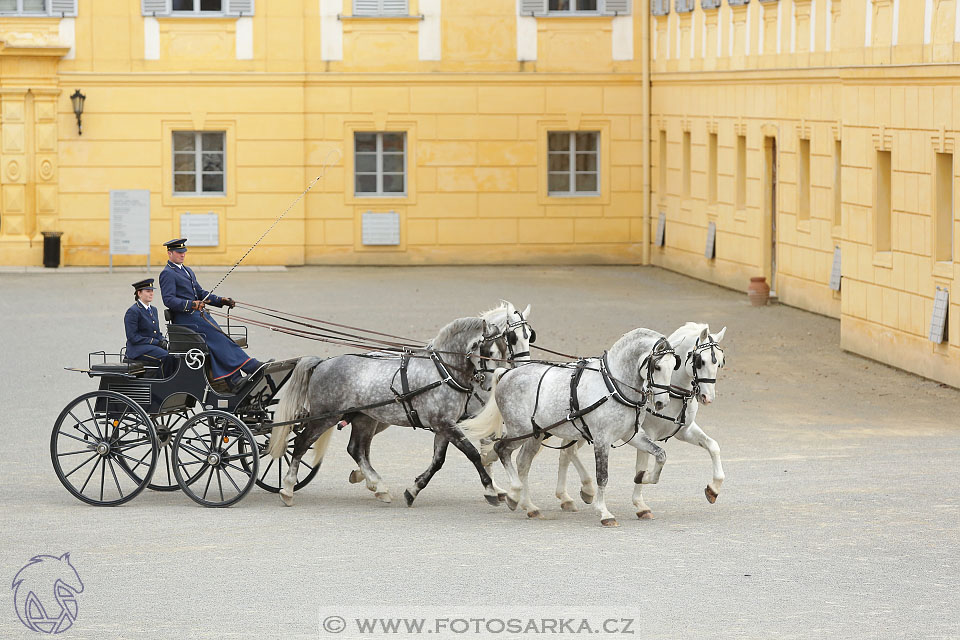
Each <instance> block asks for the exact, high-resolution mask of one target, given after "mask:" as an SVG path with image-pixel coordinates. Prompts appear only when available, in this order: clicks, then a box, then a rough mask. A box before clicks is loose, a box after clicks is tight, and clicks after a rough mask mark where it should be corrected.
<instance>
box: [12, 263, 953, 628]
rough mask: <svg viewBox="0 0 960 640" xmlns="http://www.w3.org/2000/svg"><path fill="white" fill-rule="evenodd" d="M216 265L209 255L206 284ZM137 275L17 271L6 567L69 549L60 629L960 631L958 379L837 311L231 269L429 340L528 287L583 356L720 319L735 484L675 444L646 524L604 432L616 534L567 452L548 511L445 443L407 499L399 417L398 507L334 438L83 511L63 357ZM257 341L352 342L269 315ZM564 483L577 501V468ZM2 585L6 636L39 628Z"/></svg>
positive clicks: (421, 272)
mask: <svg viewBox="0 0 960 640" xmlns="http://www.w3.org/2000/svg"><path fill="white" fill-rule="evenodd" d="M188 264H189V258H188ZM158 271H159V269H156V268H155V269H154V270H153V275H155V274H156V273H157V272H158ZM222 273H223V271H222V270H212V269H211V270H201V271H198V274H197V275H198V278H199V280H200V282H201V283H202V284H203V285H204V286H207V287H212V286H213V285H214V284H215V283H216V282H217V280H219V278H220V276H221V275H222ZM143 277H145V275H144V274H143V272H142V271H117V272H115V273H113V274H108V273H103V272H76V271H69V270H64V271H60V272H57V273H14V272H10V271H6V272H2V273H0V362H2V369H0V371H2V373H0V407H2V408H3V410H2V412H0V436H2V453H0V513H2V516H0V523H2V524H0V549H2V552H0V553H2V572H0V579H4V580H8V581H10V580H12V579H13V577H14V575H15V574H16V573H17V571H18V570H19V569H20V568H21V567H22V566H24V565H25V564H26V563H27V562H28V561H29V559H30V557H31V556H33V555H36V554H52V555H60V554H62V553H64V552H67V551H69V552H70V553H71V559H72V562H73V565H74V566H75V567H76V569H77V572H78V574H79V575H80V576H81V577H82V579H83V582H84V586H85V589H84V592H83V593H82V594H81V595H80V596H79V597H78V601H79V615H78V617H77V620H76V622H75V624H74V626H73V628H71V629H70V630H69V631H67V632H66V633H65V634H63V637H76V638H120V637H123V638H161V637H164V638H171V637H188V638H190V637H212V638H225V637H238V638H240V637H258V638H273V637H284V638H317V637H321V638H323V637H342V638H348V637H353V636H351V635H350V633H349V630H348V632H345V633H342V634H339V635H336V634H329V633H325V632H324V631H323V629H322V628H321V618H322V617H323V616H325V615H327V614H328V613H337V612H342V613H341V615H343V616H344V617H347V618H349V616H350V615H351V614H353V613H354V612H356V611H363V612H367V613H373V614H376V613H377V611H378V609H377V608H378V607H381V608H382V610H383V611H384V612H387V611H390V612H396V611H404V610H405V609H404V608H405V607H409V608H410V610H411V611H412V610H413V609H414V608H417V609H422V608H424V607H430V608H433V610H435V611H436V612H438V613H442V612H443V610H444V607H470V608H471V610H472V611H480V612H482V613H483V614H484V615H487V616H491V617H493V616H497V615H507V614H515V613H516V612H518V611H523V610H524V609H525V608H529V609H530V610H531V611H536V612H537V613H538V614H540V613H542V612H543V611H546V610H552V609H556V610H557V611H558V612H561V613H563V614H565V615H574V616H578V615H580V614H581V613H587V612H589V613H591V614H593V613H596V612H599V613H600V614H602V615H604V616H605V617H612V618H618V619H619V618H632V619H635V620H636V624H635V626H634V628H633V631H634V632H635V634H634V635H635V637H644V638H661V637H662V638H674V637H724V638H726V637H772V636H787V637H804V638H806V637H825V636H833V637H842V638H849V637H910V638H917V637H936V638H941V637H958V636H960V617H958V615H957V603H958V601H960V600H958V595H957V586H958V584H960V559H958V556H957V551H956V544H957V541H958V540H960V486H958V485H960V482H958V479H960V475H958V469H960V420H958V416H960V392H958V391H957V390H955V389H951V388H947V387H944V386H942V385H939V384H938V383H936V382H931V381H929V380H924V379H921V378H919V377H916V376H913V375H910V374H907V373H903V372H901V371H898V370H894V369H891V368H889V367H887V366H884V365H881V364H877V363H875V362H871V361H868V360H865V359H863V358H860V357H858V356H855V355H852V354H848V353H844V352H843V351H841V350H840V348H839V330H840V327H839V323H838V321H836V320H833V319H829V318H824V317H820V316H816V315H812V314H809V313H806V312H803V311H798V310H796V309H792V308H789V307H785V306H782V305H771V306H769V307H764V308H754V307H751V306H750V305H749V303H748V301H747V297H746V295H745V294H741V293H738V292H733V291H729V290H726V289H721V288H719V287H715V286H713V285H709V284H705V283H702V282H698V281H695V280H691V279H688V278H685V277H683V276H680V275H677V274H674V273H670V272H666V271H662V270H659V269H655V268H635V267H440V268H435V267H421V268H416V267H413V268H369V267H368V268H359V267H357V268H351V267H326V268H298V269H291V270H288V271H257V270H241V271H238V272H235V273H234V274H233V275H232V276H231V277H230V279H229V280H227V282H226V283H225V284H224V285H223V286H222V287H221V289H219V290H218V293H223V294H224V295H230V296H233V297H234V298H237V299H238V300H243V301H249V302H255V303H257V304H263V305H265V306H268V307H274V308H282V309H287V310H290V311H294V312H296V313H301V314H304V315H308V316H314V317H323V318H327V319H330V320H333V321H336V322H343V323H347V324H353V325H359V326H363V327H369V328H373V329H379V330H382V331H387V332H390V333H396V334H400V335H410V336H413V337H418V338H422V339H423V340H424V341H426V340H427V339H429V338H431V337H432V336H433V335H435V333H436V331H437V330H438V329H439V328H440V327H441V326H443V325H444V324H446V323H447V322H448V321H449V320H451V319H453V318H455V317H461V316H467V315H474V314H476V313H478V312H481V311H483V310H485V309H487V308H490V307H492V306H494V305H495V304H496V303H497V302H498V300H499V299H500V298H506V299H508V300H510V301H512V302H514V303H515V304H517V305H518V306H520V307H522V306H525V305H526V304H527V303H531V304H532V305H533V312H532V315H531V318H530V320H531V322H532V324H533V325H534V326H535V327H536V330H537V334H538V344H542V345H543V346H547V347H550V348H553V349H556V350H559V351H563V352H567V353H577V354H582V355H599V354H600V353H601V352H602V351H603V350H604V349H605V348H607V347H609V346H610V345H611V344H613V342H614V341H615V340H616V339H617V338H619V337H620V335H621V334H623V333H624V332H626V331H628V330H630V329H633V328H636V327H641V326H643V327H649V328H652V329H656V330H658V331H661V332H663V333H666V334H669V333H670V332H672V331H673V330H674V329H675V328H676V327H678V326H679V325H681V324H682V323H684V322H686V321H688V320H696V321H701V322H709V324H710V326H711V328H712V329H713V330H714V331H718V330H719V329H720V328H721V327H723V326H726V327H727V332H726V337H725V339H724V343H723V344H724V347H725V351H726V359H727V366H726V367H725V368H724V369H723V370H722V372H721V376H720V380H719V382H718V385H717V400H716V402H715V403H714V404H713V405H711V406H709V407H707V408H705V409H702V410H701V413H700V417H699V418H698V422H699V423H700V424H701V425H702V426H703V428H704V430H705V431H706V432H707V433H708V434H709V435H711V436H712V437H713V438H714V439H715V440H717V442H718V443H719V444H720V447H721V454H722V456H723V464H724V471H725V472H726V482H725V483H724V485H723V490H722V492H721V495H720V498H719V499H718V501H717V503H716V504H714V505H711V504H709V503H708V502H707V501H706V499H705V498H704V494H703V488H704V485H705V484H706V483H707V481H708V480H709V479H710V477H711V468H710V462H709V456H708V455H707V453H706V452H705V451H703V450H701V449H698V448H695V447H691V446H689V445H687V444H684V443H682V442H676V441H673V440H671V441H669V442H668V443H667V444H666V445H665V447H666V451H667V464H666V467H665V468H664V471H663V474H662V476H661V479H660V483H659V485H654V486H649V487H647V488H645V491H644V495H645V497H646V500H647V502H648V504H649V505H650V507H651V508H652V509H653V511H654V514H655V515H656V519H654V520H638V519H637V518H636V516H635V515H634V509H633V507H632V504H631V502H630V494H631V491H632V489H633V484H632V478H633V458H634V450H633V449H632V448H629V447H627V448H622V449H616V450H614V451H613V452H612V454H611V470H610V478H611V479H610V484H609V486H608V500H607V505H608V507H609V508H610V509H611V511H613V513H614V514H615V515H616V516H617V517H618V519H619V521H620V523H621V526H620V527H619V528H617V529H605V528H602V527H600V525H599V519H598V517H597V515H596V513H595V512H594V511H593V509H592V507H590V506H587V505H583V504H580V511H579V512H577V513H565V512H561V511H560V507H559V503H558V502H557V501H556V500H555V499H554V497H553V492H554V484H555V481H556V469H557V466H556V459H557V454H556V452H552V451H546V452H544V453H542V454H541V455H540V456H539V457H538V458H537V460H536V462H535V464H534V467H533V471H532V472H531V479H532V481H533V483H534V491H535V493H534V496H535V499H536V501H537V503H538V504H539V506H540V507H541V508H542V509H543V510H544V515H545V519H544V520H528V519H527V518H526V517H525V515H524V514H523V513H522V512H511V511H509V510H508V509H507V508H506V507H505V506H501V507H499V508H497V507H492V506H490V505H488V504H487V503H486V502H485V501H484V500H483V497H482V495H481V486H480V483H479V481H478V479H477V476H476V472H475V471H474V470H473V468H472V466H470V465H469V463H468V462H467V461H466V459H465V458H463V457H462V456H461V455H459V454H458V453H457V452H456V451H455V450H454V449H452V448H451V450H450V453H449V455H448V458H447V463H446V465H445V466H444V467H443V469H442V471H440V472H439V473H438V475H437V476H436V477H435V478H434V480H433V482H432V483H431V485H430V486H429V487H428V488H427V489H425V490H424V491H423V492H422V493H421V494H420V497H419V498H418V499H417V502H416V504H415V506H414V507H413V508H407V507H406V506H404V504H403V500H402V499H400V496H401V494H402V492H403V488H405V487H406V486H408V485H409V484H410V483H411V482H412V480H413V478H414V477H415V476H416V475H417V474H419V473H420V472H421V471H422V470H423V469H424V468H425V467H426V465H427V463H428V462H429V459H430V454H431V447H432V438H431V437H430V435H429V434H427V433H424V432H420V431H417V432H414V431H412V430H407V429H400V428H394V429H389V430H387V431H386V432H384V433H383V434H381V435H380V436H378V437H377V438H376V439H375V441H374V444H373V462H374V464H375V465H376V467H377V469H378V470H379V471H380V473H381V474H382V475H383V477H384V478H385V479H386V480H387V482H388V483H389V484H390V486H391V489H392V490H393V495H394V496H395V498H397V499H395V501H394V502H393V504H389V505H387V504H382V503H380V502H378V501H377V500H376V499H375V498H374V497H373V495H372V494H371V493H369V492H368V491H367V490H366V489H365V488H364V486H363V485H362V484H361V485H353V484H349V483H348V482H347V476H348V474H349V472H350V470H351V469H352V468H353V462H352V460H350V458H349V456H348V455H347V454H346V451H345V445H346V442H347V435H348V434H347V433H345V432H343V433H338V434H336V435H335V436H334V440H333V443H332V445H331V447H330V451H329V453H328V455H327V459H326V460H325V462H324V466H323V468H322V470H321V472H320V475H319V476H318V477H317V478H316V479H315V480H314V481H313V483H312V484H310V485H309V486H308V487H306V488H305V489H304V490H302V491H300V492H298V493H297V503H296V505H295V506H294V507H292V508H285V507H283V505H282V504H281V501H280V499H279V498H278V496H276V495H274V494H270V493H267V492H265V491H262V490H260V489H258V488H254V490H253V491H252V492H251V493H250V494H249V495H248V496H247V498H246V499H245V500H243V501H242V502H241V503H239V504H238V505H236V506H234V507H232V508H229V509H204V508H202V507H200V506H198V505H197V504H195V503H193V502H192V501H190V500H189V499H188V498H187V497H185V496H184V495H182V494H180V493H179V492H174V493H155V492H150V491H145V492H144V493H142V494H141V495H140V496H139V497H137V498H136V499H135V500H133V501H132V502H129V503H127V504H126V505H123V506H121V507H118V508H94V507H90V506H88V505H85V504H83V503H81V502H79V501H78V500H76V499H75V498H74V497H72V496H71V495H70V494H69V493H68V492H67V491H66V489H64V488H63V487H62V486H61V485H60V483H59V481H58V480H57V478H56V476H55V474H54V472H53V469H52V467H51V463H50V447H49V440H50V431H51V428H52V425H53V422H54V420H55V419H56V417H57V415H58V414H59V412H60V410H61V409H62V408H63V406H64V405H66V404H67V403H68V402H70V401H71V400H72V399H73V398H74V397H76V396H77V395H79V394H81V393H84V392H86V391H90V390H93V389H95V388H96V384H97V382H96V380H91V379H89V378H87V377H86V376H85V375H82V374H78V373H72V372H68V371H64V370H63V368H64V367H71V366H83V365H85V364H86V361H87V352H89V351H97V350H103V349H105V350H107V351H117V350H119V348H120V347H121V346H123V341H124V338H123V323H122V319H123V312H124V310H125V309H126V308H127V307H128V306H129V305H130V303H131V302H132V300H131V298H132V296H131V291H132V289H131V287H130V283H132V282H134V281H135V280H138V279H140V278H143ZM159 301H160V296H159V291H158V296H157V302H158V303H159ZM248 351H249V353H250V354H251V355H254V356H256V357H258V358H261V359H267V358H277V359H280V358H287V357H294V356H299V355H333V354H335V353H339V352H342V351H338V350H337V348H335V347H331V346H330V345H325V344H320V343H314V342H306V341H302V340H301V339H298V338H295V337H292V336H287V335H282V334H279V333H274V332H270V331H268V330H265V329H258V328H255V327H254V328H251V329H250V348H249V350H248ZM534 355H535V356H536V351H535V352H534ZM958 366H960V363H958ZM589 452H590V450H589V449H584V450H583V452H582V456H583V458H584V459H585V460H588V461H591V463H592V455H590V453H589ZM588 466H589V465H588ZM497 467H498V468H497V469H496V474H497V475H496V479H497V480H498V482H500V483H501V484H505V477H504V475H503V473H502V470H501V469H499V465H497ZM569 481H570V488H571V493H572V494H573V495H576V491H575V489H576V484H577V481H576V474H575V473H574V472H573V471H572V470H571V474H570V479H569ZM8 584H9V583H8ZM5 593H6V594H7V595H6V596H5V597H4V600H3V603H4V604H2V605H0V636H2V637H4V638H20V637H22V638H26V637H33V636H35V635H36V634H34V633H33V632H31V631H29V630H27V629H26V628H25V627H24V626H23V625H22V624H21V623H20V621H19V620H18V619H17V616H16V614H15V609H14V604H13V591H12V590H7V591H6V592H5ZM381 637H383V636H381ZM449 637H454V635H453V634H450V636H449ZM462 637H470V636H468V635H464V636H462ZM474 637H477V636H474ZM483 637H485V636H483ZM500 637H510V636H508V635H506V634H504V635H501V636H500ZM523 637H527V636H523Z"/></svg>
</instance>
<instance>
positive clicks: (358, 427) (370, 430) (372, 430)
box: [347, 415, 393, 503]
mask: <svg viewBox="0 0 960 640" xmlns="http://www.w3.org/2000/svg"><path fill="white" fill-rule="evenodd" d="M379 424H380V423H378V422H377V421H376V420H374V419H373V418H370V417H368V416H364V415H358V416H356V417H354V419H353V428H352V429H351V430H350V443H349V444H348V445H347V453H349V454H350V457H351V458H353V459H354V460H355V461H356V463H357V464H358V465H359V466H360V471H361V472H362V473H363V477H364V478H366V480H367V489H369V490H370V491H373V495H375V496H376V497H377V500H380V501H381V502H386V503H390V502H391V501H392V500H393V498H392V496H391V495H390V489H389V488H388V487H387V486H386V484H384V483H383V480H382V479H381V478H380V474H379V473H377V471H376V469H374V468H373V465H372V464H371V463H370V441H371V440H373V436H374V435H375V434H376V433H377V427H378V426H379Z"/></svg>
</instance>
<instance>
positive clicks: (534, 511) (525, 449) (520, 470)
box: [517, 438, 543, 518]
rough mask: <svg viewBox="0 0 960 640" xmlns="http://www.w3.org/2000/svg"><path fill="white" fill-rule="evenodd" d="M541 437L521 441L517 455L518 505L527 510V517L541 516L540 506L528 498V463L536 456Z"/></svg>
mask: <svg viewBox="0 0 960 640" xmlns="http://www.w3.org/2000/svg"><path fill="white" fill-rule="evenodd" d="M541 442H542V438H529V439H528V440H526V441H525V442H524V443H523V446H522V447H520V454H519V455H518V456H517V474H518V475H519V477H520V483H521V485H522V487H523V489H522V491H521V494H520V504H519V506H520V507H521V508H522V509H526V510H527V517H528V518H542V517H543V516H542V515H541V514H540V508H539V507H537V505H535V504H533V500H531V499H530V482H529V477H530V465H531V464H533V459H534V458H535V457H536V455H537V453H538V452H539V451H540V443H541Z"/></svg>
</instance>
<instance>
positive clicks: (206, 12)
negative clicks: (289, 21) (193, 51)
mask: <svg viewBox="0 0 960 640" xmlns="http://www.w3.org/2000/svg"><path fill="white" fill-rule="evenodd" d="M0 1H2V0H0ZM59 1H60V0H53V2H59ZM253 9H254V0H140V10H141V13H143V15H145V16H184V15H199V16H250V15H253Z"/></svg>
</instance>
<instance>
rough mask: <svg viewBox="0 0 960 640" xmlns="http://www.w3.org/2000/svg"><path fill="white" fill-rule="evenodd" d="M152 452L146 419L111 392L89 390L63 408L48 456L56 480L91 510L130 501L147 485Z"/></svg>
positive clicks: (150, 425)
mask: <svg viewBox="0 0 960 640" xmlns="http://www.w3.org/2000/svg"><path fill="white" fill-rule="evenodd" d="M157 454H158V446H157V435H156V433H155V432H154V429H153V423H151V421H150V418H149V417H148V416H147V414H146V413H145V412H144V411H143V409H142V408H140V405H138V404H137V403H136V402H134V401H133V400H131V399H130V398H128V397H126V396H124V395H122V394H120V393H116V392H114V391H92V392H90V393H85V394H83V395H82V396H80V397H78V398H77V399H76V400H74V401H73V402H72V403H70V404H68V405H67V406H66V407H65V408H64V410H63V411H62V412H60V416H59V417H58V418H57V421H56V423H54V426H53V433H52V434H51V436H50V457H51V458H52V460H53V470H54V471H55V472H56V473H57V477H58V478H59V479H60V482H62V483H63V486H65V487H66V488H67V490H68V491H69V492H70V493H72V494H73V495H74V496H76V497H77V498H79V499H80V500H83V501H84V502H86V503H88V504H93V505H97V506H111V507H112V506H116V505H119V504H123V503H124V502H127V501H129V500H132V499H133V498H135V497H136V496H137V494H139V493H140V492H141V491H143V490H144V489H145V488H146V486H147V484H148V483H149V482H150V478H151V477H152V476H153V471H154V469H155V468H156V466H157Z"/></svg>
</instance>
